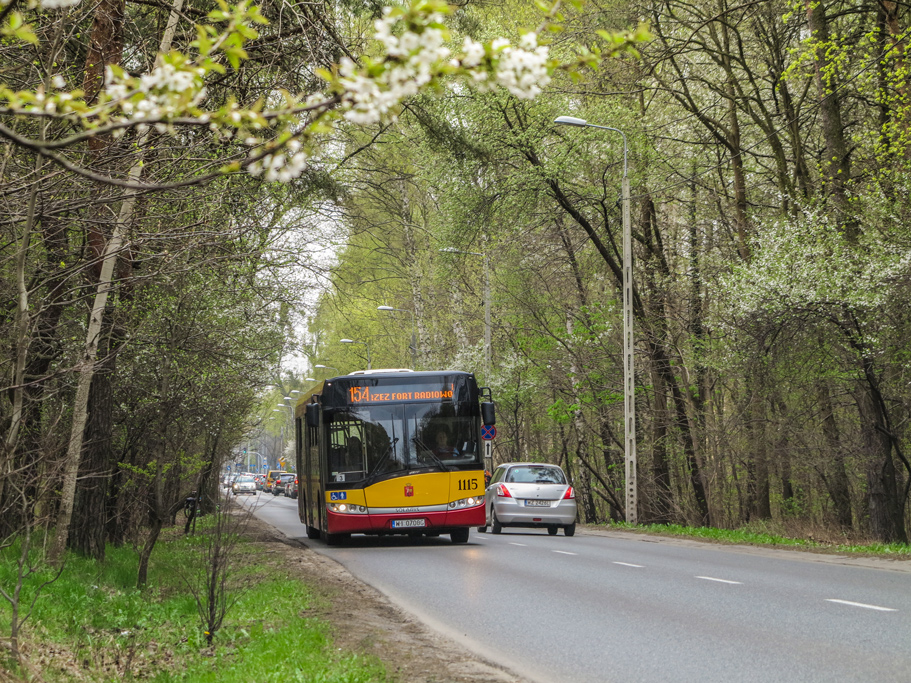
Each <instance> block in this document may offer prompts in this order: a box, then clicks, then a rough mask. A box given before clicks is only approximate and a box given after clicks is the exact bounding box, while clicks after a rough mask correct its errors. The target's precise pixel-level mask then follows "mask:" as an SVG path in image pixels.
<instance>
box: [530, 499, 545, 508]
mask: <svg viewBox="0 0 911 683" xmlns="http://www.w3.org/2000/svg"><path fill="white" fill-rule="evenodd" d="M525 507H527V508H549V507H550V501H549V500H526V501H525Z"/></svg>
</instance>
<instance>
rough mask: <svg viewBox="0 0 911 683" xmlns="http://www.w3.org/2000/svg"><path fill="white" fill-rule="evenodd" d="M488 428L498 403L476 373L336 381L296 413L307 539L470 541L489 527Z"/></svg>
mask: <svg viewBox="0 0 911 683" xmlns="http://www.w3.org/2000/svg"><path fill="white" fill-rule="evenodd" d="M482 399H486V400H482ZM482 423H483V424H484V425H492V424H494V423H495V414H494V404H493V402H492V401H491V400H490V391H489V390H487V389H483V390H482V389H479V388H478V385H477V381H476V380H475V377H474V375H473V374H471V373H467V372H459V371H439V372H414V371H411V370H373V371H369V370H368V371H358V372H354V373H351V374H350V375H345V376H341V377H334V378H332V379H330V380H327V381H326V382H324V383H323V385H322V387H321V388H320V389H317V390H316V391H314V392H312V393H311V394H309V395H307V396H304V397H303V398H302V399H301V401H300V402H299V403H298V404H297V407H296V410H295V425H296V430H295V431H296V458H297V473H298V479H299V481H300V484H299V489H298V511H299V513H300V520H301V522H302V523H303V524H305V525H306V526H307V536H308V537H309V538H317V537H322V538H323V539H324V540H325V541H326V542H327V543H329V544H335V543H338V542H339V541H340V540H342V539H344V538H347V537H350V535H351V534H356V533H357V534H378V535H384V534H409V535H427V536H439V535H440V534H449V535H450V537H451V538H452V541H453V542H454V543H465V542H467V541H468V536H469V530H470V528H471V527H473V526H475V527H478V526H483V525H484V522H485V519H484V460H483V454H482V448H481V444H482V442H481V434H480V432H481V425H482Z"/></svg>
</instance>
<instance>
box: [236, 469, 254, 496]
mask: <svg viewBox="0 0 911 683" xmlns="http://www.w3.org/2000/svg"><path fill="white" fill-rule="evenodd" d="M231 493H233V494H234V495H235V496H238V495H240V494H241V493H249V494H252V495H254V496H255V495H256V481H255V480H254V479H253V475H250V474H241V475H240V476H238V477H237V478H236V479H234V483H233V484H231Z"/></svg>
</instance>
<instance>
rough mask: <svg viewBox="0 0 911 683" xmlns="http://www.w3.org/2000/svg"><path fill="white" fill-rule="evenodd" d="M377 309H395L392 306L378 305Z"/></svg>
mask: <svg viewBox="0 0 911 683" xmlns="http://www.w3.org/2000/svg"><path fill="white" fill-rule="evenodd" d="M376 310H378V311H394V310H395V309H394V308H393V307H392V306H377V307H376Z"/></svg>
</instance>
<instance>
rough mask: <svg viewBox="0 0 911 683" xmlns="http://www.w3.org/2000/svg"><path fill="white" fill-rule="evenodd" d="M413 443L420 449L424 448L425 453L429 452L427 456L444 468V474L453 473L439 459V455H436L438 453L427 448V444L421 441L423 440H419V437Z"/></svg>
mask: <svg viewBox="0 0 911 683" xmlns="http://www.w3.org/2000/svg"><path fill="white" fill-rule="evenodd" d="M412 441H413V442H414V445H415V446H417V447H418V448H422V449H424V450H425V451H427V455H429V456H430V457H431V458H433V459H434V460H435V461H436V463H437V465H439V466H440V467H441V468H442V470H443V471H444V472H452V470H451V469H449V468H448V467H447V466H446V465H444V464H443V461H442V460H440V459H439V458H438V457H437V454H436V453H434V452H433V451H432V450H430V449H429V448H427V444H425V443H424V442H423V441H421V440H420V439H419V438H417V437H415V438H413V439H412Z"/></svg>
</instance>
